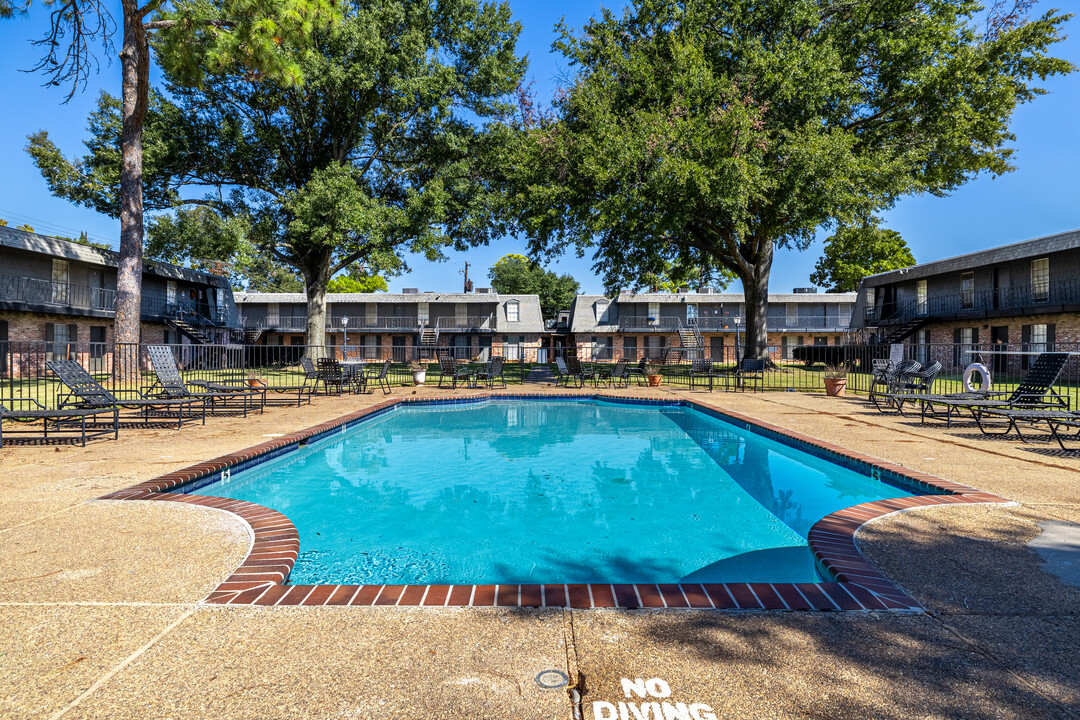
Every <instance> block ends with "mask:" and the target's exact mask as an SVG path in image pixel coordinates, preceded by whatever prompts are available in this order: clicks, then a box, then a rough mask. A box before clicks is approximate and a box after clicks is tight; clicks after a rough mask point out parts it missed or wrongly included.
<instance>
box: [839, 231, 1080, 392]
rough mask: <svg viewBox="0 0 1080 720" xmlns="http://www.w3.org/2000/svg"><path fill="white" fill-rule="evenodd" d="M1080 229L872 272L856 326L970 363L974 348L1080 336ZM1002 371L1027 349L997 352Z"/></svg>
mask: <svg viewBox="0 0 1080 720" xmlns="http://www.w3.org/2000/svg"><path fill="white" fill-rule="evenodd" d="M1078 313H1080V230H1073V231H1070V232H1065V233H1058V234H1056V235H1049V236H1046V237H1041V238H1035V239H1033V240H1025V241H1023V242H1018V243H1013V244H1010V245H1004V246H1001V247H996V248H990V249H988V250H981V251H979V252H974V253H967V254H965V255H958V256H956V257H951V258H946V259H943V260H935V261H933V262H927V263H921V264H918V265H914V266H912V267H909V268H903V269H901V270H893V271H891V272H887V273H881V274H878V275H872V276H870V277H868V278H866V279H865V280H864V281H863V282H862V285H861V287H860V288H859V293H858V297H857V299H856V301H855V310H854V315H853V319H852V327H853V328H857V329H860V330H862V331H864V332H865V333H866V334H867V335H868V336H869V337H870V339H871V340H876V341H878V342H885V343H905V344H908V345H912V346H913V348H912V350H913V354H914V355H915V357H916V358H917V359H921V360H923V361H927V362H929V361H932V360H940V361H941V362H942V363H943V364H945V365H946V367H962V366H964V365H966V364H967V363H968V362H970V361H971V359H972V357H973V356H972V354H971V353H970V352H966V351H965V348H970V349H971V350H974V349H978V348H982V349H994V348H995V347H998V346H1001V347H1009V348H1011V349H1013V350H1018V351H1020V352H1041V351H1043V350H1047V349H1052V348H1054V347H1055V345H1057V344H1061V343H1076V342H1078V341H1080V314H1078ZM992 357H993V359H992V362H993V363H994V365H995V368H996V370H997V371H999V372H1000V371H1003V370H1006V369H1010V370H1012V369H1016V368H1013V367H1012V366H1013V365H1018V366H1019V367H1020V369H1024V368H1026V366H1027V361H1028V357H1027V356H1024V355H1017V356H1006V355H996V356H992Z"/></svg>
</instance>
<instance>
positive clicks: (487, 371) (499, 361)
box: [475, 355, 506, 388]
mask: <svg viewBox="0 0 1080 720" xmlns="http://www.w3.org/2000/svg"><path fill="white" fill-rule="evenodd" d="M505 363H506V359H505V358H503V357H501V356H499V355H496V356H495V357H493V358H491V362H489V363H488V364H487V366H486V367H485V368H484V369H483V370H481V371H479V372H478V373H476V376H475V378H476V382H477V383H480V382H483V383H484V384H485V385H487V386H488V387H489V388H494V387H495V383H496V382H501V383H502V387H506V378H505V377H503V365H504V364H505Z"/></svg>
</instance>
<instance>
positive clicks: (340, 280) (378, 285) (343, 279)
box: [326, 267, 390, 293]
mask: <svg viewBox="0 0 1080 720" xmlns="http://www.w3.org/2000/svg"><path fill="white" fill-rule="evenodd" d="M326 289H327V291H328V292H332V293H374V292H386V291H387V290H389V289H390V288H389V286H388V285H387V284H386V278H384V277H380V276H378V275H368V274H367V273H366V272H364V271H363V270H361V269H358V268H356V267H353V268H349V273H348V274H347V275H338V276H337V277H334V278H330V283H329V285H327V288H326Z"/></svg>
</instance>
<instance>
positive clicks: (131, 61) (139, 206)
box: [114, 0, 150, 377]
mask: <svg viewBox="0 0 1080 720" xmlns="http://www.w3.org/2000/svg"><path fill="white" fill-rule="evenodd" d="M123 10H124V20H123V22H124V44H123V48H122V50H121V51H120V62H121V69H122V75H123V126H122V129H121V131H120V260H119V263H118V268H117V271H116V319H115V323H114V328H115V337H116V342H117V343H124V344H131V345H133V346H137V344H138V342H139V327H140V321H141V318H142V270H143V260H142V251H143V178H142V165H143V149H142V127H143V120H144V119H145V118H146V104H147V94H148V92H149V85H150V80H149V70H150V57H149V48H148V47H147V42H146V31H145V30H144V29H143V26H142V21H141V19H140V18H139V17H138V15H137V14H136V12H137V6H136V5H135V3H133V2H131V0H124V2H123ZM122 356H123V358H124V359H122V361H121V363H120V365H121V367H120V373H121V376H122V377H128V376H129V375H134V374H135V373H137V372H138V352H137V350H134V349H132V348H128V349H126V350H125V351H123V352H122Z"/></svg>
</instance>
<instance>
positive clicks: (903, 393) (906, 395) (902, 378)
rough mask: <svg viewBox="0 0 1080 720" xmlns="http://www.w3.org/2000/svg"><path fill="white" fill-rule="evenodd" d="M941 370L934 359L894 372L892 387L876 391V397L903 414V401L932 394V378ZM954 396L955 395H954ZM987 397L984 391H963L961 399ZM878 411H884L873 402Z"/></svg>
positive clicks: (981, 398)
mask: <svg viewBox="0 0 1080 720" xmlns="http://www.w3.org/2000/svg"><path fill="white" fill-rule="evenodd" d="M940 372H941V363H940V362H938V361H936V360H935V361H934V362H932V363H930V364H929V365H926V366H925V367H922V366H920V367H919V369H918V370H910V371H902V372H898V373H896V377H895V378H894V379H893V381H892V389H891V390H890V391H889V392H884V393H877V395H876V398H885V401H886V402H885V406H886V407H887V408H888V407H892V408H894V409H895V410H896V411H897V412H898V413H900V414H901V415H903V414H904V403H905V402H915V401H914V400H912V398H915V397H919V396H923V395H932V394H933V388H934V380H935V379H937V376H938V374H939V373H940ZM954 397H956V396H954ZM987 397H988V395H987V394H985V393H965V394H964V397H958V399H962V400H984V399H986V398H987ZM874 406H875V407H877V409H878V412H885V410H882V409H881V406H880V405H879V404H878V402H876V401H875V402H874Z"/></svg>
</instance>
